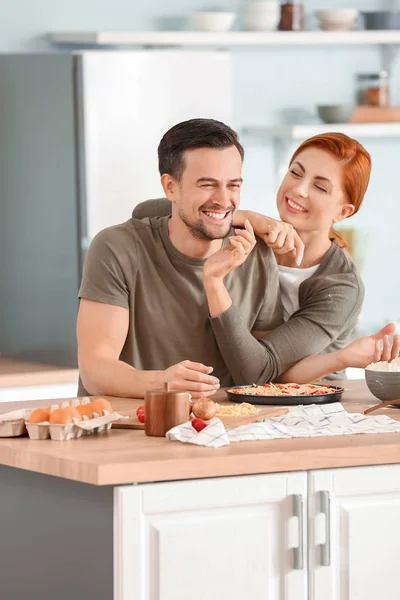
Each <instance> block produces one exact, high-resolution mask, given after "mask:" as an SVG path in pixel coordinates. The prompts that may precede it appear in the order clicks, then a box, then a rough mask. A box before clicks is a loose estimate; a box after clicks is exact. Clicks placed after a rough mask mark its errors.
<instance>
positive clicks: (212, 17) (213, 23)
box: [191, 11, 236, 33]
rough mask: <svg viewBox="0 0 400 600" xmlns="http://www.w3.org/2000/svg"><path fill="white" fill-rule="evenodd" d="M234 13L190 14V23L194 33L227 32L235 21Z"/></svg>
mask: <svg viewBox="0 0 400 600" xmlns="http://www.w3.org/2000/svg"><path fill="white" fill-rule="evenodd" d="M235 17H236V14H235V13H234V12H224V11H198V12H195V13H193V14H192V16H191V22H192V26H193V29H195V31H210V32H211V31H213V32H218V33H221V32H224V31H229V30H230V29H231V28H232V25H233V23H234V21H235Z"/></svg>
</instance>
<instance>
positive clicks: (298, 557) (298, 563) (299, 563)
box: [293, 494, 304, 571]
mask: <svg viewBox="0 0 400 600" xmlns="http://www.w3.org/2000/svg"><path fill="white" fill-rule="evenodd" d="M303 510H304V498H303V496H302V494H294V495H293V514H294V516H295V517H297V521H298V532H299V545H298V547H297V548H293V559H294V560H293V562H294V568H295V569H296V570H297V571H301V570H302V569H304V554H303V545H304V532H303Z"/></svg>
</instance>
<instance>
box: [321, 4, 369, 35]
mask: <svg viewBox="0 0 400 600" xmlns="http://www.w3.org/2000/svg"><path fill="white" fill-rule="evenodd" d="M358 15H359V12H358V10H356V9H354V8H340V9H336V10H333V9H332V10H317V11H315V16H316V17H317V21H318V26H319V28H320V29H322V30H324V31H350V30H351V29H354V27H355V25H356V22H357V18H358Z"/></svg>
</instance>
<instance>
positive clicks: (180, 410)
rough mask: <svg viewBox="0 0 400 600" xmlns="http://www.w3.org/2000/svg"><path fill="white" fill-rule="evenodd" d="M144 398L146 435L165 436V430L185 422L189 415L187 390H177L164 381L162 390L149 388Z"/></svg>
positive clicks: (189, 404)
mask: <svg viewBox="0 0 400 600" xmlns="http://www.w3.org/2000/svg"><path fill="white" fill-rule="evenodd" d="M144 400H145V414H146V420H145V427H144V430H145V433H146V435H155V436H162V437H163V436H165V434H166V433H167V431H169V430H170V429H172V427H176V426H177V425H181V424H182V423H186V421H188V420H189V417H190V411H191V403H190V394H189V392H177V391H173V390H170V389H169V383H164V389H163V390H149V391H147V392H146V393H145V395H144Z"/></svg>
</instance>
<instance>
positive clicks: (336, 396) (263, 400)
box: [226, 384, 344, 406]
mask: <svg viewBox="0 0 400 600" xmlns="http://www.w3.org/2000/svg"><path fill="white" fill-rule="evenodd" d="M324 385H325V384H324ZM250 387H252V386H251V385H238V386H234V387H230V388H228V389H227V390H226V394H227V396H228V399H229V400H230V401H231V402H249V403H250V404H272V405H274V406H292V405H295V404H331V403H332V402H340V400H341V398H342V395H343V392H344V388H342V387H338V386H336V385H327V386H326V387H329V388H331V389H333V390H335V391H334V392H333V393H331V394H315V395H314V396H252V395H251V394H238V393H237V392H236V393H235V392H230V391H229V390H241V389H244V388H250Z"/></svg>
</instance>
